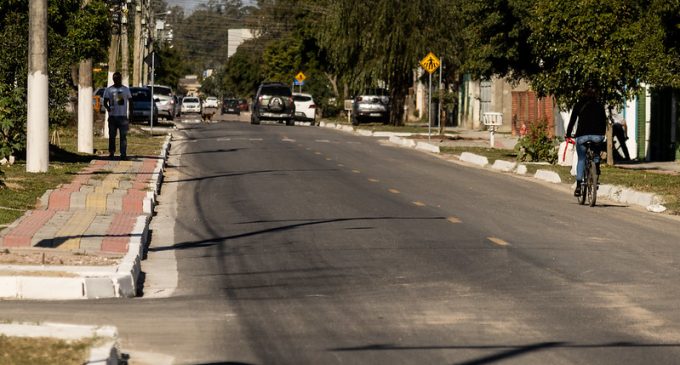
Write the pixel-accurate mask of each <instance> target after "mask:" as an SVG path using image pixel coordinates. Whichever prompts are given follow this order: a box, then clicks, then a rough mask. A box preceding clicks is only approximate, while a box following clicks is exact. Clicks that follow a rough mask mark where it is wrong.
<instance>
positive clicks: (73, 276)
mask: <svg viewBox="0 0 680 365" xmlns="http://www.w3.org/2000/svg"><path fill="white" fill-rule="evenodd" d="M171 138H172V137H171V135H168V136H167V137H166V142H165V143H164V144H163V152H162V153H161V156H160V157H161V158H160V160H159V162H158V163H157V164H156V166H155V167H154V171H153V173H152V177H151V181H150V182H149V185H148V187H149V190H151V191H149V192H148V193H147V194H146V196H145V197H144V198H143V204H144V212H145V213H146V212H147V210H148V211H149V212H153V206H154V205H155V203H156V195H157V194H158V193H159V192H160V187H161V182H162V174H163V169H164V167H165V163H166V161H167V158H166V157H164V156H167V154H168V152H167V150H168V148H169V147H170V140H171ZM150 221H151V215H150V213H146V214H144V215H140V216H137V217H136V222H135V224H134V227H133V229H132V231H131V232H130V239H129V241H128V251H127V253H126V254H125V255H124V256H123V258H122V259H121V261H120V263H119V264H118V265H117V266H103V267H102V266H43V265H0V268H2V269H5V270H8V271H12V272H22V271H25V272H29V271H30V272H43V273H48V274H49V273H52V274H53V275H55V276H49V277H44V276H28V275H13V276H0V298H4V299H42V300H68V299H94V298H121V297H134V296H135V295H136V294H137V289H138V288H137V282H138V278H139V274H140V272H141V260H142V257H143V250H144V246H145V245H146V244H147V242H148V238H149V223H150ZM10 227H11V226H10ZM46 287H49V288H50V290H49V291H46V290H45V288H46Z"/></svg>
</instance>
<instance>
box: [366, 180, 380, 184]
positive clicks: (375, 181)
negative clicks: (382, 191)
mask: <svg viewBox="0 0 680 365" xmlns="http://www.w3.org/2000/svg"><path fill="white" fill-rule="evenodd" d="M368 181H370V182H373V183H377V182H380V180H378V179H368Z"/></svg>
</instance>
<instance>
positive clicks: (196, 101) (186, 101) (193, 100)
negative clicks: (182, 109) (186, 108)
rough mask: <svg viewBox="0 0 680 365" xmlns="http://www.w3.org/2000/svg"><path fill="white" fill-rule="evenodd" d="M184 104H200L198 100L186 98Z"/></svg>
mask: <svg viewBox="0 0 680 365" xmlns="http://www.w3.org/2000/svg"><path fill="white" fill-rule="evenodd" d="M183 102H184V103H198V98H184V101H183Z"/></svg>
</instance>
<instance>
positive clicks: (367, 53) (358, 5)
mask: <svg viewBox="0 0 680 365" xmlns="http://www.w3.org/2000/svg"><path fill="white" fill-rule="evenodd" d="M461 3H462V2H460V1H445V0H412V1H398V2H397V3H395V2H394V1H392V0H375V1H371V2H365V1H360V0H341V1H331V2H329V4H328V7H327V11H326V12H325V16H324V17H323V23H322V26H321V27H320V28H319V31H320V39H321V44H322V46H323V48H324V49H325V50H327V52H328V54H329V57H330V60H331V62H333V63H334V65H335V67H336V68H337V70H338V72H339V73H340V74H341V75H343V76H342V77H343V79H344V80H345V81H346V82H347V83H348V84H349V85H350V87H351V88H352V89H353V90H355V91H357V92H360V91H361V90H363V89H365V88H367V87H373V86H380V85H379V84H380V83H381V82H382V83H384V84H385V85H386V86H387V88H388V89H389V91H390V102H391V109H392V113H391V116H390V117H391V123H392V124H400V123H401V121H402V118H403V105H404V101H405V97H406V94H407V93H408V89H409V87H410V86H411V85H412V83H413V70H414V69H416V68H417V67H418V61H419V60H420V59H422V58H423V57H425V55H426V54H427V53H428V52H434V53H435V54H436V55H439V56H441V55H449V56H450V57H451V59H450V61H451V64H450V65H449V68H448V72H449V74H455V73H456V71H457V64H458V63H459V62H460V57H461V55H462V52H461V49H460V46H459V45H460V41H461V31H460V28H459V27H460V24H462V23H461V18H460V14H461V11H460V4H461Z"/></svg>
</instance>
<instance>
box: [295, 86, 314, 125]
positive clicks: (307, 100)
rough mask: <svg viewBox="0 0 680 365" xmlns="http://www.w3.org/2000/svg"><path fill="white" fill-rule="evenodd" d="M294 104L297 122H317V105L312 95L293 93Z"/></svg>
mask: <svg viewBox="0 0 680 365" xmlns="http://www.w3.org/2000/svg"><path fill="white" fill-rule="evenodd" d="M293 103H295V120H301V121H305V122H312V125H313V124H314V123H315V122H316V103H314V98H313V97H312V95H311V94H305V93H293Z"/></svg>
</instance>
